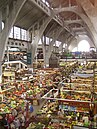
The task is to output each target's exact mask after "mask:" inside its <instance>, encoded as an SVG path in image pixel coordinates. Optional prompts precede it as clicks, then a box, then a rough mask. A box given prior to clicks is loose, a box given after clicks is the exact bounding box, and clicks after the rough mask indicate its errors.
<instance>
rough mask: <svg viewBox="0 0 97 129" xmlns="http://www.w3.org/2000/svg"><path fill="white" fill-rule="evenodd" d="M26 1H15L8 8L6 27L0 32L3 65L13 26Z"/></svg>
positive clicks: (0, 56) (0, 60) (0, 51)
mask: <svg viewBox="0 0 97 129" xmlns="http://www.w3.org/2000/svg"><path fill="white" fill-rule="evenodd" d="M25 2H26V0H17V1H13V5H12V6H11V7H10V6H9V5H8V4H7V6H6V13H5V14H4V15H5V18H6V19H5V26H4V29H3V30H2V31H0V62H1V63H2V61H3V58H4V53H5V47H6V44H7V41H8V37H9V34H10V31H11V28H12V26H13V25H14V23H15V20H16V18H17V16H18V14H19V12H20V10H21V8H22V7H23V5H24V4H25ZM1 63H0V74H1V75H0V76H2V71H1V70H2V68H1ZM1 81H2V77H1V79H0V82H1Z"/></svg>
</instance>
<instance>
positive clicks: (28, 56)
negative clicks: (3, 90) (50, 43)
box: [27, 52, 32, 65]
mask: <svg viewBox="0 0 97 129" xmlns="http://www.w3.org/2000/svg"><path fill="white" fill-rule="evenodd" d="M27 64H28V65H31V64H32V53H31V52H29V53H27Z"/></svg>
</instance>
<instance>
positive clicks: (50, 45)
mask: <svg viewBox="0 0 97 129" xmlns="http://www.w3.org/2000/svg"><path fill="white" fill-rule="evenodd" d="M62 31H63V28H57V30H56V29H55V31H54V33H53V37H54V38H53V39H52V41H51V42H50V43H49V46H48V49H47V51H46V53H45V54H44V55H45V60H44V63H45V66H48V65H49V58H50V56H51V54H52V51H53V45H54V43H55V41H56V40H57V39H58V37H59V36H60V34H61V32H62Z"/></svg>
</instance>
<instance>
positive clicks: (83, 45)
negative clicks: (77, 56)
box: [78, 40, 90, 52]
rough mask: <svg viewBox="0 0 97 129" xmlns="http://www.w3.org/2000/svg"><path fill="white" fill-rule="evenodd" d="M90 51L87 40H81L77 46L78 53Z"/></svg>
mask: <svg viewBox="0 0 97 129" xmlns="http://www.w3.org/2000/svg"><path fill="white" fill-rule="evenodd" d="M89 49H90V45H89V42H88V41H87V40H82V41H80V42H79V44H78V51H81V52H88V51H89Z"/></svg>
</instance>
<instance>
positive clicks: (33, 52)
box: [31, 16, 53, 62]
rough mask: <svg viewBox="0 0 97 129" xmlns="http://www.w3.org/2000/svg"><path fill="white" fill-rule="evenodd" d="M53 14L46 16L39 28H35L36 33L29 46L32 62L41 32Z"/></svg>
mask: <svg viewBox="0 0 97 129" xmlns="http://www.w3.org/2000/svg"><path fill="white" fill-rule="evenodd" d="M52 18H53V16H51V17H48V18H46V20H45V21H44V23H43V24H42V25H41V26H40V27H39V30H37V34H36V36H35V39H34V41H33V39H32V41H33V42H32V44H31V45H32V47H31V52H32V62H33V60H34V57H35V54H36V51H37V47H38V42H39V40H40V39H41V37H42V35H43V32H44V31H45V29H46V27H47V25H48V24H49V23H50V21H51V20H52Z"/></svg>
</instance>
